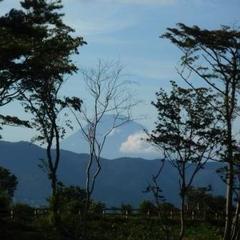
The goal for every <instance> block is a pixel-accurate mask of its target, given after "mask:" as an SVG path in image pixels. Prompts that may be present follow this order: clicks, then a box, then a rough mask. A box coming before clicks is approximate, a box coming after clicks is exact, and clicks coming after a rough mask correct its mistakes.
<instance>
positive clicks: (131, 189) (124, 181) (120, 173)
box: [0, 141, 225, 207]
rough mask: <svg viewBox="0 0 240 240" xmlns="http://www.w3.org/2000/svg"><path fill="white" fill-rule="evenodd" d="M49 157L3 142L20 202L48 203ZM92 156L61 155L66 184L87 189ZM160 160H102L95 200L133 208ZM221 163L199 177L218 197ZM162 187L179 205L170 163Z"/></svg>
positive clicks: (2, 154)
mask: <svg viewBox="0 0 240 240" xmlns="http://www.w3.org/2000/svg"><path fill="white" fill-rule="evenodd" d="M44 158H45V150H44V149H43V148H40V147H38V146H36V145H34V144H31V143H28V142H17V143H10V142H4V141H0V166H3V167H5V168H8V169H9V170H10V171H11V172H12V173H14V174H15V175H16V176H17V177H18V181H19V184H18V188H17V191H16V194H15V198H16V201H21V202H27V203H30V204H32V205H42V204H44V203H46V198H47V197H48V196H49V194H50V184H49V181H48V179H47V174H46V173H44V172H43V171H42V170H41V169H40V168H39V167H38V165H39V163H40V159H44ZM87 158H88V155H87V154H76V153H72V152H69V151H62V152H61V163H60V168H59V179H60V180H61V181H62V182H63V183H64V184H66V185H70V184H73V185H80V186H82V187H83V186H84V176H85V174H84V171H85V166H86V161H87ZM159 164H160V161H159V160H145V159H141V158H119V159H114V160H107V159H102V165H103V167H102V172H101V174H100V175H99V178H98V180H97V184H96V189H95V193H94V199H96V200H100V201H103V202H105V203H106V204H107V206H109V207H110V206H119V205H120V204H121V203H130V204H132V205H133V206H138V204H139V203H140V202H141V201H143V200H144V199H149V198H150V196H149V195H148V194H146V193H143V191H144V189H145V188H146V187H147V185H148V183H149V182H150V180H151V176H152V174H154V173H156V171H157V170H158V167H159ZM219 166H220V165H219V164H217V163H213V162H212V163H208V164H207V165H206V168H205V170H203V171H202V172H201V173H200V174H199V175H198V177H197V178H196V181H195V185H197V186H207V185H209V184H211V185H212V187H213V190H214V193H215V194H223V192H224V189H225V187H224V184H223V183H222V181H221V180H220V178H219V177H218V176H217V174H216V169H218V168H219ZM160 186H161V188H162V190H163V195H164V196H165V197H166V199H167V200H168V201H169V202H172V203H174V204H178V200H179V195H178V193H179V191H178V179H177V172H176V170H175V169H173V168H172V167H171V165H170V164H169V163H166V165H165V167H164V171H163V172H162V174H161V178H160Z"/></svg>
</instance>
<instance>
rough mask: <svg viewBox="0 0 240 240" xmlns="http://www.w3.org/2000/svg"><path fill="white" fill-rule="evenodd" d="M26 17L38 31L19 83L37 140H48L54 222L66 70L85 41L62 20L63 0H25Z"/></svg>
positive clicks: (72, 69)
mask: <svg viewBox="0 0 240 240" xmlns="http://www.w3.org/2000/svg"><path fill="white" fill-rule="evenodd" d="M21 5H22V8H23V14H24V19H25V21H26V24H27V25H30V26H31V29H33V30H32V31H33V32H34V35H33V37H32V38H31V42H32V45H31V52H30V53H29V54H28V55H27V58H26V59H25V62H24V64H25V66H26V68H25V71H24V72H23V73H22V74H21V75H22V78H23V79H24V81H22V82H21V86H19V89H20V90H19V97H18V99H19V100H20V101H21V103H22V105H23V106H24V109H25V111H26V112H30V113H31V114H32V120H31V125H32V127H33V128H34V129H35V130H36V131H37V136H36V137H35V138H34V140H35V141H39V142H40V143H42V144H46V161H44V164H45V165H44V166H45V167H46V169H47V172H48V177H49V179H50V181H51V188H52V196H53V199H54V200H53V205H52V207H53V215H54V222H57V212H58V207H59V206H58V199H57V198H58V194H57V192H58V184H57V183H58V177H57V170H58V166H59V162H60V144H59V142H60V139H61V137H63V135H64V133H65V129H64V127H63V126H60V124H59V116H60V114H61V112H62V111H63V109H64V107H65V106H66V104H65V100H64V99H61V97H60V96H59V91H60V89H61V87H62V85H63V83H64V77H65V75H66V74H68V75H71V74H73V73H74V72H76V71H77V67H76V66H75V65H74V64H73V63H72V61H71V55H72V54H74V53H76V54H77V53H78V47H79V46H82V45H83V44H85V42H84V41H83V39H82V38H81V37H73V36H72V35H71V33H72V32H73V31H74V30H73V29H72V28H70V27H69V26H67V25H65V24H64V23H63V21H62V17H63V14H62V13H59V10H60V9H61V8H62V5H61V1H59V0H57V1H51V2H49V3H48V2H47V1H45V0H34V1H32V0H25V1H23V2H21Z"/></svg>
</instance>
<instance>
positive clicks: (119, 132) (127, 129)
mask: <svg viewBox="0 0 240 240" xmlns="http://www.w3.org/2000/svg"><path fill="white" fill-rule="evenodd" d="M122 118H123V119H124V117H122ZM113 121H114V116H113V115H104V116H103V118H102V119H101V121H100V123H99V127H98V129H97V134H98V136H101V135H102V134H105V133H106V132H108V131H109V130H111V127H112V125H113ZM119 123H121V120H119ZM87 127H88V126H86V127H85V129H86V128H87ZM143 131H144V126H142V125H141V124H139V123H137V122H135V121H129V122H127V123H125V124H123V125H121V126H119V127H118V128H115V129H113V131H112V132H111V134H110V135H109V136H108V137H107V139H106V142H105V145H104V148H103V151H102V156H103V157H104V158H108V159H114V158H120V157H125V156H126V155H127V156H131V157H139V156H141V157H142V156H143V157H144V158H148V159H153V158H156V156H157V155H156V154H154V153H151V152H147V154H145V153H144V149H139V150H140V152H134V151H128V152H125V151H123V150H124V149H123V148H122V146H123V144H124V143H125V144H127V141H128V140H129V137H130V138H131V137H133V138H134V136H135V138H136V137H138V135H139V137H138V138H137V139H136V140H138V141H140V138H141V135H142V134H143ZM136 140H135V141H136ZM135 144H136V142H135ZM61 146H62V149H64V150H68V151H71V152H75V153H88V152H89V145H88V143H87V141H86V140H85V138H84V136H83V134H82V132H81V130H78V131H77V132H75V133H73V134H72V135H71V136H69V137H67V138H66V139H64V140H63V141H62V143H61ZM143 146H144V144H143Z"/></svg>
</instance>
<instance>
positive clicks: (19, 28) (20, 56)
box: [0, 9, 32, 128]
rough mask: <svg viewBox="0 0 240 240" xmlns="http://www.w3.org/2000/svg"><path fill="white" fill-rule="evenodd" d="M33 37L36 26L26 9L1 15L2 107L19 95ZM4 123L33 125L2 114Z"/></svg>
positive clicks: (0, 65)
mask: <svg viewBox="0 0 240 240" xmlns="http://www.w3.org/2000/svg"><path fill="white" fill-rule="evenodd" d="M31 37H32V29H31V27H30V26H29V24H27V23H26V21H25V15H24V13H23V12H22V11H20V10H15V9H13V10H11V11H10V12H9V13H7V14H6V15H5V16H1V17H0V107H3V106H6V105H7V104H9V103H10V102H11V101H13V100H16V98H17V97H18V94H19V90H20V88H19V87H18V86H21V83H22V81H23V74H22V73H23V72H24V69H26V67H25V61H26V58H27V55H29V53H30V51H31V44H30V41H29V39H30V38H31ZM0 125H13V126H15V125H22V126H25V127H30V125H29V123H28V122H27V121H23V120H20V119H19V118H17V117H16V116H6V115H3V114H0ZM0 128H1V126H0Z"/></svg>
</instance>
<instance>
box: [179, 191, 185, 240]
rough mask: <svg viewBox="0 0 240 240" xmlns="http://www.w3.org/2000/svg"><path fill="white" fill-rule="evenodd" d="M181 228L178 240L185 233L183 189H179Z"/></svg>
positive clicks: (180, 239)
mask: <svg viewBox="0 0 240 240" xmlns="http://www.w3.org/2000/svg"><path fill="white" fill-rule="evenodd" d="M180 221H181V228H180V233H179V240H182V239H183V237H184V235H185V191H184V190H182V191H181V211H180Z"/></svg>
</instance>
